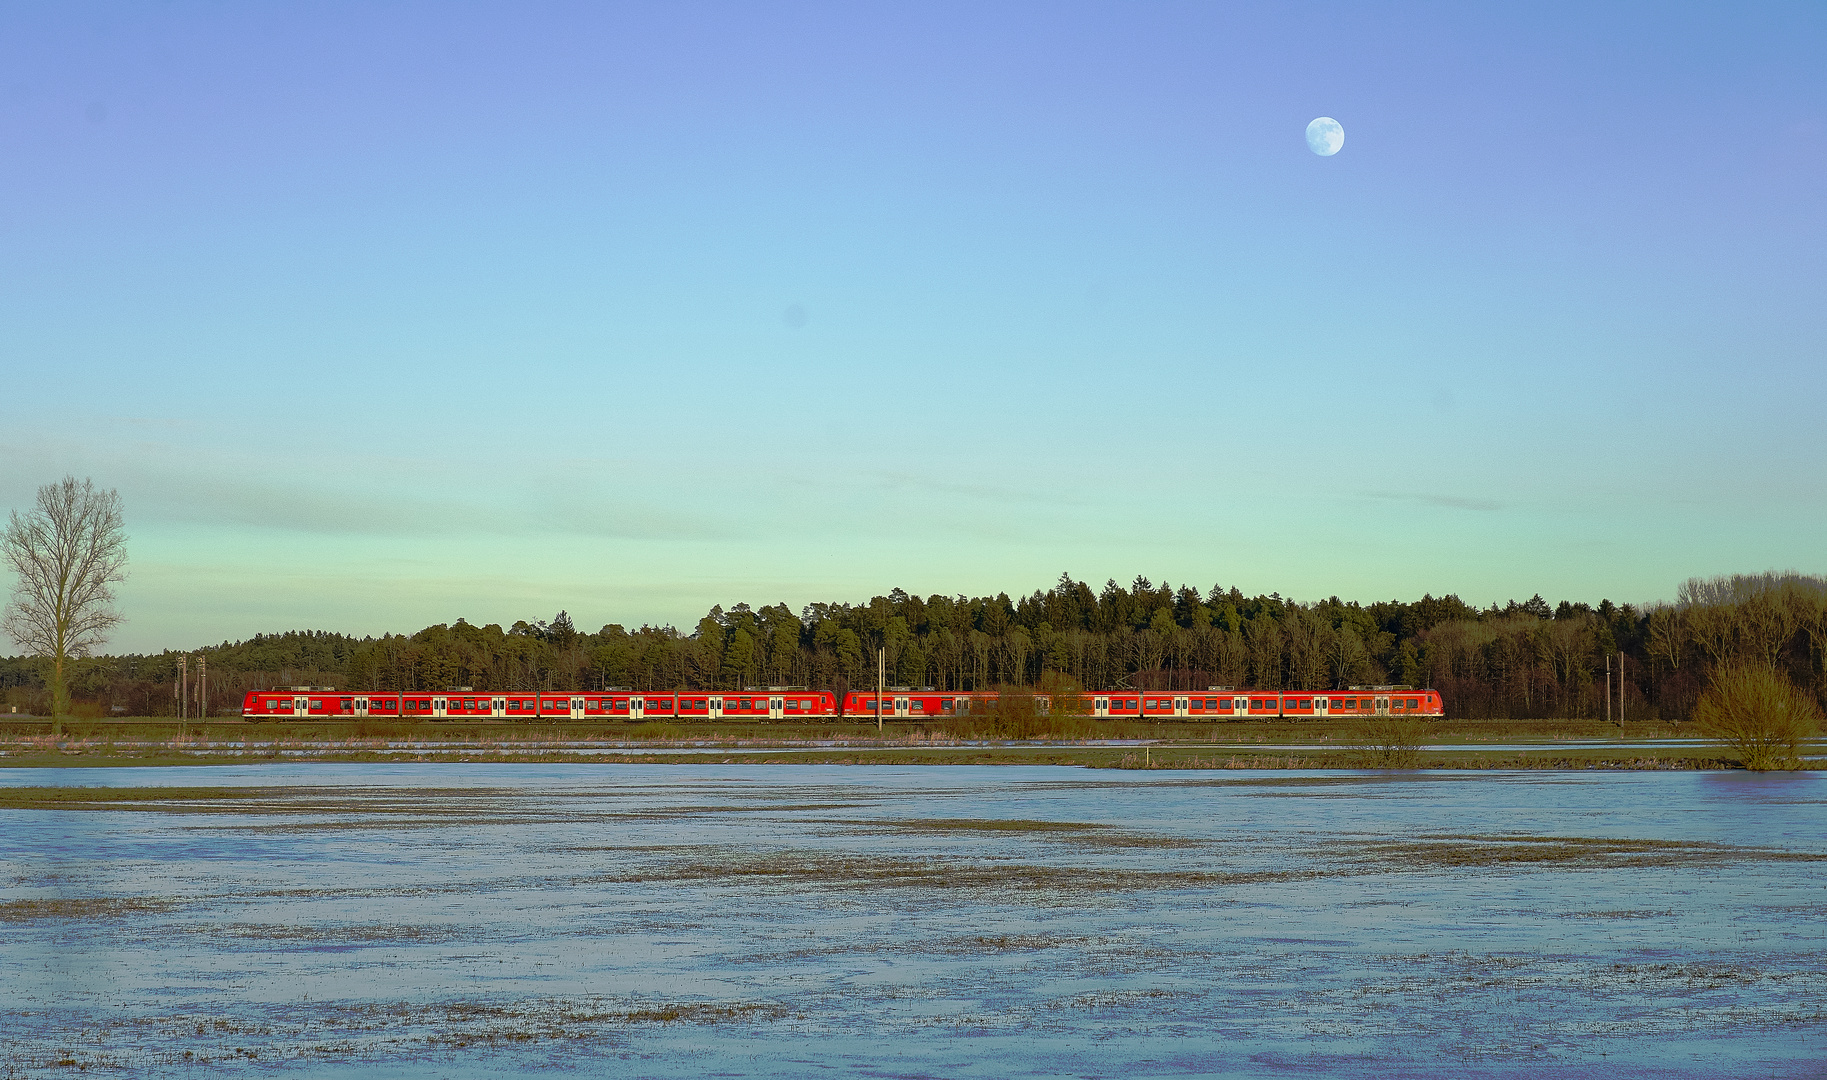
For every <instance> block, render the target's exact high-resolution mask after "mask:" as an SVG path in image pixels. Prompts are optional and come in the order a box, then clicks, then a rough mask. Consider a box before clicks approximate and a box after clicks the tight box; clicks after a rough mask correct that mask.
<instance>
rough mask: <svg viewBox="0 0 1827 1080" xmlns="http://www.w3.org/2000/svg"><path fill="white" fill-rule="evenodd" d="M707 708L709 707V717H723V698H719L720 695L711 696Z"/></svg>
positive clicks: (717, 718) (716, 718)
mask: <svg viewBox="0 0 1827 1080" xmlns="http://www.w3.org/2000/svg"><path fill="white" fill-rule="evenodd" d="M709 709H710V718H711V719H712V720H721V719H723V699H722V698H720V697H714V698H711V699H710V706H709Z"/></svg>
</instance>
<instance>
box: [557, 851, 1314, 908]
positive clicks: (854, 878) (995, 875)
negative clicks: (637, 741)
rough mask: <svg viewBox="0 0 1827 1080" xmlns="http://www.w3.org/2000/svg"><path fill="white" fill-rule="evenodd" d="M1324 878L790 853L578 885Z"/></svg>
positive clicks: (1049, 885)
mask: <svg viewBox="0 0 1827 1080" xmlns="http://www.w3.org/2000/svg"><path fill="white" fill-rule="evenodd" d="M1318 873H1319V872H1317V871H1259V872H1243V873H1228V872H1223V871H1212V870H1114V869H1108V868H1103V867H1096V868H1093V867H1078V866H1046V865H1040V864H1036V863H1023V862H1014V861H998V860H988V859H985V860H966V859H942V858H929V859H921V858H898V857H892V856H863V855H834V854H831V853H829V852H823V851H801V850H791V851H780V852H773V853H769V854H765V855H756V854H749V853H737V852H731V853H729V854H728V855H726V856H724V857H721V858H715V859H702V860H696V861H689V862H686V861H681V862H677V863H673V864H670V865H665V866H657V867H653V868H651V869H647V870H635V871H630V872H626V873H610V874H605V875H597V876H591V877H588V878H581V879H578V880H579V882H580V883H582V882H591V881H600V882H618V883H619V882H669V881H670V882H692V883H707V884H732V885H733V884H738V883H742V884H748V883H755V884H760V885H764V886H766V885H776V886H781V887H792V888H820V889H831V890H857V891H876V890H883V889H934V890H959V891H975V892H993V893H999V894H1000V893H1013V894H1016V895H1026V896H1032V897H1036V898H1039V897H1041V896H1046V897H1049V898H1057V897H1060V896H1066V895H1072V894H1089V893H1108V892H1133V891H1145V890H1154V889H1197V888H1213V887H1219V886H1225V885H1247V884H1257V883H1262V882H1273V881H1293V880H1301V879H1306V878H1312V877H1316V876H1318Z"/></svg>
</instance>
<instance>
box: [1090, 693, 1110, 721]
mask: <svg viewBox="0 0 1827 1080" xmlns="http://www.w3.org/2000/svg"><path fill="white" fill-rule="evenodd" d="M1091 715H1092V716H1101V717H1104V718H1106V719H1108V718H1109V717H1110V699H1109V698H1107V697H1101V698H1092V699H1091Z"/></svg>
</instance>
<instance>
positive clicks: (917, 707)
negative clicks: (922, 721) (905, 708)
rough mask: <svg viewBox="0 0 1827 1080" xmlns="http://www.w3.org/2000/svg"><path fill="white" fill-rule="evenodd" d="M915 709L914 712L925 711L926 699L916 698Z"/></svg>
mask: <svg viewBox="0 0 1827 1080" xmlns="http://www.w3.org/2000/svg"><path fill="white" fill-rule="evenodd" d="M913 711H914V712H925V711H926V703H925V702H924V701H921V700H919V699H918V698H916V699H914V703H913Z"/></svg>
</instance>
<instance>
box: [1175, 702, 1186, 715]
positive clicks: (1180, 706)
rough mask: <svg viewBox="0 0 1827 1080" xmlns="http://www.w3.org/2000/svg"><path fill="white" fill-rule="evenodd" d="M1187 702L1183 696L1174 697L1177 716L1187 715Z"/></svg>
mask: <svg viewBox="0 0 1827 1080" xmlns="http://www.w3.org/2000/svg"><path fill="white" fill-rule="evenodd" d="M1186 702H1187V699H1186V698H1183V697H1177V698H1175V699H1174V715H1175V716H1185V715H1186Z"/></svg>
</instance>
